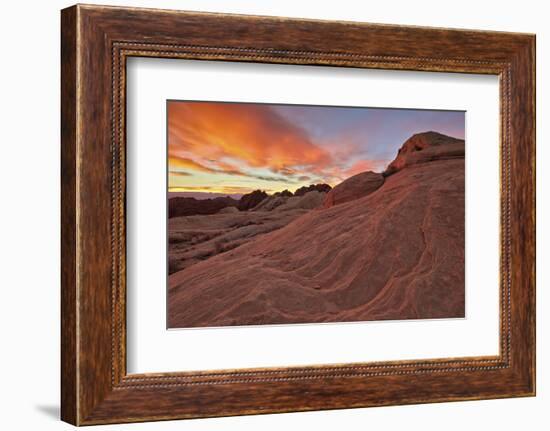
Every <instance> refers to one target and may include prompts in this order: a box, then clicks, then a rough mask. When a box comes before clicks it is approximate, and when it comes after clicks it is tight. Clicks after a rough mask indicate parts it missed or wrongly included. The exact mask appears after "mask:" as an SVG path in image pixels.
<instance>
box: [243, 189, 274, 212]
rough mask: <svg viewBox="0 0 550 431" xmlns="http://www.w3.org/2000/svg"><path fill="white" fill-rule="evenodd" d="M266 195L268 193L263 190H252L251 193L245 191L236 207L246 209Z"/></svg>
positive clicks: (256, 203) (253, 205)
mask: <svg viewBox="0 0 550 431" xmlns="http://www.w3.org/2000/svg"><path fill="white" fill-rule="evenodd" d="M267 196H268V194H267V193H266V192H264V191H263V190H254V191H253V192H252V193H247V194H246V195H243V196H242V197H241V199H240V200H239V204H238V205H237V208H238V209H239V211H248V210H249V209H252V208H254V207H255V206H256V205H258V204H259V203H260V202H261V201H263V200H264V199H265V198H267Z"/></svg>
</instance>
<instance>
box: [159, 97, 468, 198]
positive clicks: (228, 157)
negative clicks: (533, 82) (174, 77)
mask: <svg viewBox="0 0 550 431" xmlns="http://www.w3.org/2000/svg"><path fill="white" fill-rule="evenodd" d="M464 122H465V115H464V112H463V111H435V110H434V111H431V110H411V109H380V108H356V107H333V106H306V105H273V104H258V103H226V102H195V101H192V102H188V101H169V102H168V190H169V191H170V192H180V193H182V194H184V195H189V196H195V197H205V196H208V195H206V193H209V194H211V193H215V194H216V195H219V194H222V195H237V196H238V195H242V194H244V193H249V192H251V191H253V190H258V189H259V190H265V191H266V192H268V193H274V192H277V191H282V190H285V189H288V190H290V191H292V192H293V191H294V190H296V189H297V188H299V187H301V186H304V185H310V184H317V183H327V184H330V185H331V186H335V185H337V184H339V183H340V182H342V181H343V180H345V179H346V178H349V177H350V176H353V175H355V174H358V173H360V172H364V171H369V170H370V171H374V172H382V171H383V170H384V169H385V168H386V166H387V165H388V164H389V163H390V162H391V161H392V160H393V159H394V158H395V156H396V154H397V150H398V149H399V148H400V147H401V145H402V144H403V143H404V142H405V141H406V140H407V139H408V138H409V137H411V136H412V135H414V134H415V133H420V132H427V131H430V130H432V131H436V132H439V133H443V134H445V135H449V136H453V137H455V138H461V139H464V131H465V124H464Z"/></svg>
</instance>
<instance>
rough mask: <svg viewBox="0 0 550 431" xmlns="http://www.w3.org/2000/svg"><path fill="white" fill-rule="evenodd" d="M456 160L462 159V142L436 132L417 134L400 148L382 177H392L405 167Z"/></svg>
mask: <svg viewBox="0 0 550 431" xmlns="http://www.w3.org/2000/svg"><path fill="white" fill-rule="evenodd" d="M456 158H459V159H460V158H464V140H462V139H456V138H451V137H450V136H446V135H442V134H441V133H437V132H424V133H418V134H416V135H413V136H411V137H410V138H409V139H407V141H405V143H404V144H403V145H402V146H401V148H400V149H399V151H398V153H397V157H396V158H395V160H394V161H393V162H391V163H390V164H389V166H388V167H387V168H386V170H385V171H384V176H389V175H392V174H394V173H396V172H397V171H399V170H401V169H403V168H404V167H406V166H412V165H416V164H419V163H426V162H429V161H432V160H448V159H456Z"/></svg>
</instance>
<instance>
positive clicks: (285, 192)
mask: <svg viewBox="0 0 550 431" xmlns="http://www.w3.org/2000/svg"><path fill="white" fill-rule="evenodd" d="M273 196H275V197H282V198H289V197H291V196H293V195H292V192H291V191H290V190H286V189H285V190H283V191H282V192H275V193H273Z"/></svg>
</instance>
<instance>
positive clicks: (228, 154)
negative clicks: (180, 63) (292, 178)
mask: <svg viewBox="0 0 550 431" xmlns="http://www.w3.org/2000/svg"><path fill="white" fill-rule="evenodd" d="M168 142H169V154H170V155H171V156H179V157H186V156H189V155H194V156H198V157H200V158H204V159H206V160H212V159H213V160H220V159H223V158H231V159H236V160H240V161H242V162H243V163H244V164H245V165H248V166H250V167H253V168H268V169H270V170H272V171H273V172H278V173H287V172H291V171H293V167H301V168H302V169H301V170H303V168H304V167H315V168H317V169H320V168H323V167H326V166H329V165H330V164H331V162H332V160H331V156H330V153H329V152H327V151H326V150H325V149H323V148H321V147H320V146H318V145H315V144H314V143H313V142H311V140H310V138H309V136H308V134H307V133H306V132H305V131H304V130H303V129H301V128H300V127H297V126H295V125H294V124H292V123H290V122H289V121H288V120H286V119H285V118H283V117H282V116H280V115H279V114H278V113H277V112H276V111H274V110H273V109H271V108H270V107H269V106H267V105H255V104H235V103H209V102H169V104H168Z"/></svg>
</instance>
